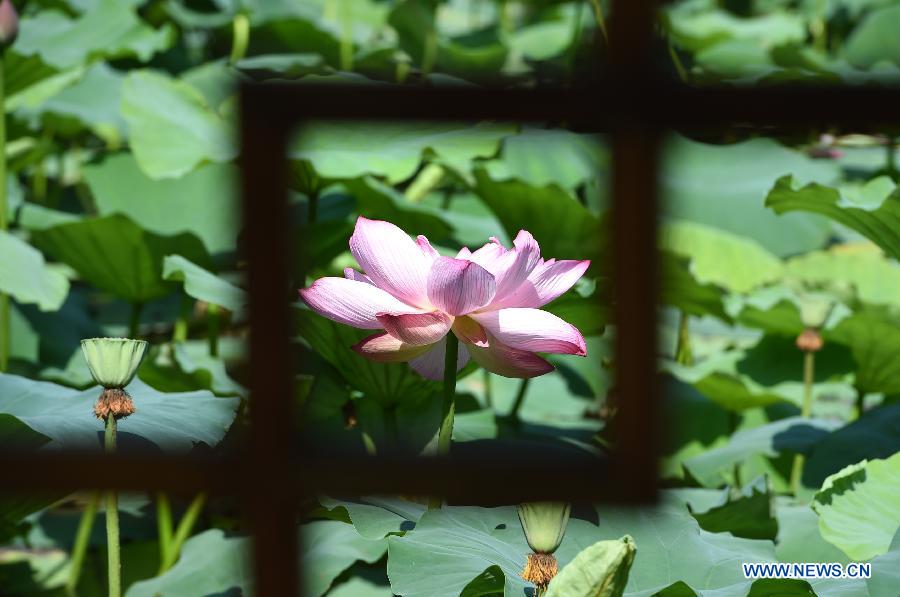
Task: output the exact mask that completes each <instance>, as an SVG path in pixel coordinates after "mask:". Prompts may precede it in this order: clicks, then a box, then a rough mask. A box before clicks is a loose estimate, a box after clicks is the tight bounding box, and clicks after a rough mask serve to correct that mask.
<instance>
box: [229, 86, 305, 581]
mask: <svg viewBox="0 0 900 597" xmlns="http://www.w3.org/2000/svg"><path fill="white" fill-rule="evenodd" d="M266 92H267V90H266V89H259V88H251V87H246V86H245V87H243V88H242V93H241V110H242V117H241V128H240V135H241V155H240V158H239V161H240V165H241V171H242V180H241V189H242V195H243V207H244V233H245V234H246V245H245V246H246V248H247V257H248V260H249V276H248V283H249V287H250V330H251V331H250V364H251V367H250V419H251V428H250V451H249V458H250V460H249V462H248V466H247V467H246V468H245V473H246V477H247V478H246V480H245V483H246V485H245V487H244V488H243V492H244V498H245V502H244V503H245V504H246V507H247V508H248V509H249V520H250V522H251V524H252V528H253V537H254V542H253V544H254V560H255V567H254V568H255V593H256V594H258V595H279V596H281V595H294V594H296V592H297V587H298V586H299V585H298V570H297V562H298V558H297V549H298V548H297V525H296V524H295V522H294V521H295V520H296V505H297V496H296V493H295V489H296V483H294V482H293V480H294V479H295V478H296V476H297V475H296V471H292V470H291V436H292V433H293V429H292V428H291V422H292V421H294V417H293V416H292V413H291V411H292V400H291V396H292V391H291V383H290V379H291V370H290V359H289V356H288V355H289V351H288V348H289V340H288V330H289V329H290V325H289V310H288V305H289V301H290V298H289V296H288V290H289V289H288V265H289V263H288V261H289V260H288V255H289V254H290V251H289V242H288V238H287V234H288V225H287V153H286V144H287V135H288V133H289V131H290V127H289V126H286V123H290V122H291V121H292V119H290V118H289V117H288V116H285V115H284V114H283V113H282V112H281V111H280V110H278V109H274V110H273V106H272V105H271V104H272V103H273V102H271V101H265V100H266V98H267V97H268V95H267V93H266ZM274 103H276V104H277V103H278V102H274Z"/></svg>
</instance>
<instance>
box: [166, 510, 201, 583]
mask: <svg viewBox="0 0 900 597" xmlns="http://www.w3.org/2000/svg"><path fill="white" fill-rule="evenodd" d="M205 503H206V494H205V493H200V494H197V496H196V497H195V498H194V499H193V500H192V501H191V503H190V505H189V506H188V509H187V510H186V511H185V513H184V516H182V517H181V521H180V522H179V523H178V528H177V529H176V530H175V536H174V537H173V538H172V542H171V545H170V548H169V554H168V557H167V558H166V559H165V560H163V562H162V563H161V564H160V567H159V574H162V573H163V572H165V571H166V570H168V569H169V568H171V567H172V566H174V565H175V562H176V561H178V556H179V554H181V546H182V545H184V542H185V541H186V540H187V538H188V535H190V534H191V530H192V529H193V528H194V524H195V523H196V522H197V517H198V516H199V515H200V512H201V511H202V510H203V505H204V504H205Z"/></svg>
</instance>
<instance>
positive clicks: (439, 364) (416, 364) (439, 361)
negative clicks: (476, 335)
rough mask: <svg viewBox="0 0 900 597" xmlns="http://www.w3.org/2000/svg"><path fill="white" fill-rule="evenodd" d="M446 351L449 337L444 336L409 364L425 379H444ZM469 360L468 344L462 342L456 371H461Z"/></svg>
mask: <svg viewBox="0 0 900 597" xmlns="http://www.w3.org/2000/svg"><path fill="white" fill-rule="evenodd" d="M446 351H447V339H446V338H442V339H441V340H439V341H438V342H436V343H434V344H433V345H432V348H431V349H430V350H429V351H428V352H426V353H424V354H422V355H421V356H418V357H416V358H414V359H413V360H411V361H410V362H409V366H410V367H412V368H413V370H414V371H416V372H417V373H418V374H419V375H421V376H422V377H424V378H425V379H436V380H441V379H444V355H445V354H446ZM468 362H469V352H468V351H467V350H466V345H465V344H463V343H462V342H460V343H459V347H458V348H457V352H456V371H457V372H459V370H460V369H462V368H463V367H465V366H466V363H468Z"/></svg>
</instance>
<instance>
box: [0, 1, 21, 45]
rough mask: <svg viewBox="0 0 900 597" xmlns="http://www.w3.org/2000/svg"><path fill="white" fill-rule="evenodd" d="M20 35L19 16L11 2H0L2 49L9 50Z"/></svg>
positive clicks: (0, 42) (0, 41) (0, 38)
mask: <svg viewBox="0 0 900 597" xmlns="http://www.w3.org/2000/svg"><path fill="white" fill-rule="evenodd" d="M18 35H19V15H18V14H17V13H16V8H15V7H14V6H13V4H12V2H10V0H3V1H2V2H0V47H4V48H8V47H9V46H10V45H12V43H13V42H14V41H15V40H16V36H18Z"/></svg>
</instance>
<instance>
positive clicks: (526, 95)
mask: <svg viewBox="0 0 900 597" xmlns="http://www.w3.org/2000/svg"><path fill="white" fill-rule="evenodd" d="M613 4H614V7H613V11H612V16H611V19H610V51H609V62H608V64H607V65H606V68H605V69H603V71H602V72H601V73H598V74H597V75H596V76H595V77H594V78H593V79H592V80H591V81H587V82H586V83H585V85H584V86H583V87H579V88H576V89H536V90H521V89H490V88H468V87H465V88H464V87H459V88H456V87H449V88H422V87H389V86H384V87H382V86H371V87H368V86H353V87H333V86H318V85H316V86H305V85H290V84H248V85H244V86H243V87H242V88H241V90H240V107H241V110H240V141H241V148H242V150H241V157H240V165H241V169H242V181H241V187H242V197H243V206H244V225H245V234H246V246H247V252H248V258H249V278H248V283H249V291H250V325H251V335H250V365H251V366H250V375H251V379H250V395H251V400H250V413H251V417H250V419H251V429H250V436H249V437H250V441H249V445H248V446H247V450H246V451H245V452H244V453H242V454H229V455H226V456H225V457H223V458H219V459H211V458H210V459H203V458H199V457H180V458H176V457H164V456H150V455H112V456H100V455H87V454H70V453H61V452H56V453H29V454H24V453H9V452H4V453H0V469H2V470H3V471H4V472H5V474H4V475H2V476H0V491H3V492H6V493H10V492H17V493H21V492H37V491H42V490H65V491H74V490H78V489H82V488H97V489H118V490H125V491H127V490H164V491H172V492H176V493H184V494H187V493H191V492H197V491H208V492H211V493H214V494H220V495H231V496H236V497H238V498H239V499H240V500H241V502H242V505H243V507H244V508H245V511H246V513H247V518H248V522H249V523H250V527H251V532H252V535H253V538H254V562H255V571H256V576H255V591H256V593H257V594H260V595H279V596H283V595H290V594H295V593H296V591H297V589H296V587H298V586H299V584H298V578H299V574H300V573H301V571H300V570H298V567H297V562H298V561H299V558H298V549H299V548H298V545H297V532H296V525H295V524H292V522H293V521H295V520H296V518H297V508H298V505H299V504H300V501H301V499H302V498H303V497H308V496H313V495H315V494H317V493H319V492H332V493H335V494H344V495H365V494H378V493H398V492H402V493H404V494H422V495H426V494H431V495H436V494H441V495H444V496H446V497H448V499H452V500H457V501H463V502H468V503H516V502H519V501H524V500H528V499H536V498H554V497H555V498H562V499H568V500H578V499H584V500H615V501H622V502H629V503H646V502H649V501H652V500H653V498H654V496H655V492H656V486H657V470H656V467H657V462H658V460H657V457H658V452H659V443H660V440H659V437H660V434H661V432H662V430H663V427H662V421H660V420H659V419H660V417H659V414H658V413H659V409H658V406H659V392H658V387H657V384H656V373H655V371H656V366H655V354H656V308H657V263H656V262H657V256H656V252H657V248H656V242H655V239H656V234H657V214H658V210H657V181H656V178H657V176H656V174H657V172H658V169H659V168H658V166H659V150H660V147H661V143H662V141H663V138H664V135H665V132H666V131H667V130H668V129H670V128H677V127H685V128H704V127H711V128H720V127H722V126H730V125H733V124H734V123H738V124H740V125H742V126H745V127H747V128H750V129H753V130H758V131H762V132H763V133H766V132H768V133H770V134H771V133H773V132H776V131H777V132H783V131H786V130H794V129H800V130H811V129H812V130H814V129H815V128H816V127H823V126H826V125H829V126H834V125H839V126H842V127H852V130H856V131H860V130H866V129H869V128H871V127H875V128H877V127H878V126H879V125H881V124H883V123H888V122H892V121H896V120H897V107H898V106H900V89H895V88H854V87H842V86H833V87H814V86H808V85H804V86H784V85H782V86H773V87H769V88H743V89H733V88H693V87H688V86H685V85H682V84H679V83H677V82H674V81H672V80H671V79H669V78H667V77H665V76H663V75H662V74H661V73H660V71H659V69H658V67H657V65H656V64H655V63H654V59H653V52H652V51H651V49H652V46H653V40H654V27H655V15H656V3H655V2H652V1H649V0H645V1H642V0H617V1H616V0H614V2H613ZM322 119H344V120H346V119H351V120H352V119H366V120H371V119H385V120H394V121H402V120H429V119H431V120H434V119H443V120H458V121H469V120H476V119H496V120H503V121H519V122H525V121H545V122H560V121H565V122H567V123H578V124H579V125H583V126H585V127H588V128H591V129H592V130H597V131H602V132H606V133H609V134H610V138H611V145H612V190H611V195H612V220H611V230H610V232H611V233H612V236H613V245H612V247H613V251H612V259H613V261H614V263H613V264H612V265H613V272H614V278H615V280H614V284H613V288H614V296H613V300H614V303H615V309H614V314H615V325H616V341H615V371H616V386H617V390H618V392H619V393H620V395H621V396H624V397H627V399H623V400H622V401H621V404H620V411H619V413H618V415H617V425H618V437H617V442H616V445H615V447H614V449H613V452H612V455H611V458H610V459H609V460H607V461H605V464H604V465H601V464H599V463H597V462H587V461H582V462H575V463H559V462H554V463H548V466H546V467H543V471H544V472H543V473H542V480H543V482H542V484H541V485H540V486H537V485H535V484H528V483H510V482H509V481H510V479H523V478H527V477H528V473H529V472H530V471H532V470H533V467H534V464H535V463H534V462H533V461H530V462H523V461H518V462H506V461H504V462H502V463H497V462H485V461H484V460H481V461H477V462H476V461H463V460H459V459H458V458H451V459H449V460H447V461H433V462H424V461H422V460H416V459H407V460H403V459H393V460H387V459H383V458H376V459H365V460H359V459H349V460H347V459H334V458H327V457H321V456H316V455H310V454H306V453H304V452H303V451H298V450H297V449H296V442H295V441H294V439H295V437H294V435H295V433H296V430H295V429H294V427H293V421H294V418H293V417H292V416H290V415H289V413H290V412H291V410H292V406H293V398H292V396H293V393H292V385H291V379H292V373H293V372H292V371H291V364H290V358H289V354H290V351H289V341H290V340H289V330H290V329H291V325H290V316H289V299H288V297H289V296H290V292H291V289H289V288H288V278H287V271H288V268H287V266H288V255H289V254H290V248H291V246H292V244H291V241H290V240H289V239H288V236H287V234H288V230H287V221H288V218H287V217H286V208H287V188H286V184H285V181H286V180H287V176H286V175H287V160H286V155H287V144H288V140H289V135H290V133H291V132H292V131H293V130H295V129H296V127H297V126H298V125H300V124H302V123H303V122H309V121H314V120H322ZM599 233H600V231H599V230H598V234H599ZM501 464H502V467H501V466H500V465H501ZM110 469H112V470H115V471H116V474H115V475H110V474H108V471H109V470H110Z"/></svg>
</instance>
